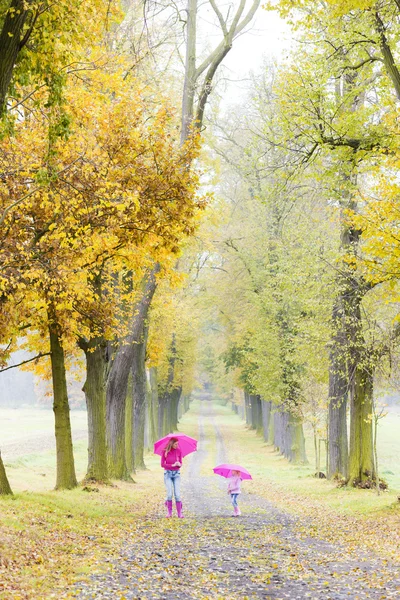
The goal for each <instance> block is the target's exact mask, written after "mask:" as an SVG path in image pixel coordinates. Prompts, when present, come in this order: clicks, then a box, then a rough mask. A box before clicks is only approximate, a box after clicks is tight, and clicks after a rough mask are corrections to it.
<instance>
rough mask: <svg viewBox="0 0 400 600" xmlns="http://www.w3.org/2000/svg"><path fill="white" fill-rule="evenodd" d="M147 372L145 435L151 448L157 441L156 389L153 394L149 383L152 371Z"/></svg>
mask: <svg viewBox="0 0 400 600" xmlns="http://www.w3.org/2000/svg"><path fill="white" fill-rule="evenodd" d="M153 368H154V367H151V368H150V369H149V371H148V381H147V391H146V402H147V413H146V415H147V432H148V433H147V435H148V447H149V449H151V448H152V446H153V444H154V442H155V441H156V440H157V411H158V398H157V389H156V390H155V394H154V392H153V386H152V382H151V378H152V373H151V371H152V369H153Z"/></svg>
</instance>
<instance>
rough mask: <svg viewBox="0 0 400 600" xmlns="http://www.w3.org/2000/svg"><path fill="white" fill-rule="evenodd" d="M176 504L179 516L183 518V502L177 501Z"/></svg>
mask: <svg viewBox="0 0 400 600" xmlns="http://www.w3.org/2000/svg"><path fill="white" fill-rule="evenodd" d="M175 505H176V512H177V513H178V517H179V518H180V519H183V514H182V502H175Z"/></svg>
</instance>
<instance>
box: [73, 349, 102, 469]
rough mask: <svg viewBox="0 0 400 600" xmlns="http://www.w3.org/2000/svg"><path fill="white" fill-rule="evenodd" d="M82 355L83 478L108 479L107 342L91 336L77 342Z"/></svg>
mask: <svg viewBox="0 0 400 600" xmlns="http://www.w3.org/2000/svg"><path fill="white" fill-rule="evenodd" d="M79 345H80V347H81V348H82V350H83V351H84V352H85V357H86V381H85V384H84V386H83V391H84V393H85V398H86V407H87V415H88V433H89V448H88V467H87V472H86V477H85V479H87V480H94V481H108V466H107V445H106V381H107V368H108V357H107V343H106V342H105V340H103V339H100V338H94V339H93V340H91V341H90V342H88V343H85V342H84V341H81V342H80V344H79Z"/></svg>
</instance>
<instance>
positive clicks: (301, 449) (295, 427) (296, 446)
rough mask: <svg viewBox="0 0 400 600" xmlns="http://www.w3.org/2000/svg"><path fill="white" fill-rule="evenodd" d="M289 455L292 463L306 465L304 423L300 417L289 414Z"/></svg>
mask: <svg viewBox="0 0 400 600" xmlns="http://www.w3.org/2000/svg"><path fill="white" fill-rule="evenodd" d="M287 429H288V431H287V435H288V455H287V458H288V459H289V460H290V462H293V463H296V464H299V463H306V462H307V456H306V445H305V439H304V431H303V421H302V419H301V417H300V416H298V415H295V414H293V413H292V412H288V424H287Z"/></svg>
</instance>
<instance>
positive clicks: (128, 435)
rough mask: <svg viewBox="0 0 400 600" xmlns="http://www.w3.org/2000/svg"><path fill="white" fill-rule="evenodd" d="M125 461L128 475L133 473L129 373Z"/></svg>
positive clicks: (131, 391)
mask: <svg viewBox="0 0 400 600" xmlns="http://www.w3.org/2000/svg"><path fill="white" fill-rule="evenodd" d="M125 460H126V468H127V470H128V473H132V472H135V464H134V457H133V374H132V371H131V372H130V373H129V377H128V386H127V388H126V400H125Z"/></svg>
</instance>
